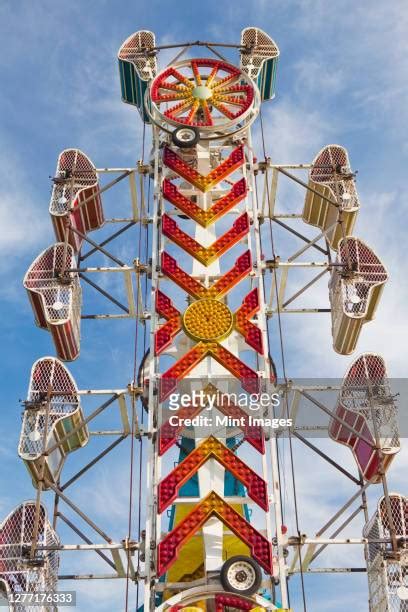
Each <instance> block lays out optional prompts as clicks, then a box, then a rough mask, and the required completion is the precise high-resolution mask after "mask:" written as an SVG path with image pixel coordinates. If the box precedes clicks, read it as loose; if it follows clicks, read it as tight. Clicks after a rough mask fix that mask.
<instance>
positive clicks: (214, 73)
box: [150, 59, 255, 132]
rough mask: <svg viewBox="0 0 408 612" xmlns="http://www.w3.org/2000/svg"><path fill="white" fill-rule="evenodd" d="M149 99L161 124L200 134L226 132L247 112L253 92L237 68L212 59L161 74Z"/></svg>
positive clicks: (194, 61) (189, 62) (180, 65)
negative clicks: (194, 129) (225, 130)
mask: <svg viewBox="0 0 408 612" xmlns="http://www.w3.org/2000/svg"><path fill="white" fill-rule="evenodd" d="M150 97H151V102H152V106H153V108H155V109H156V111H157V112H158V113H159V115H160V116H161V118H162V120H164V121H166V122H168V123H170V124H173V125H180V124H182V125H185V126H190V127H195V128H198V129H199V130H200V131H207V132H208V131H214V129H216V130H223V129H228V128H230V127H232V126H234V125H236V124H237V123H239V122H240V121H243V120H244V119H245V118H246V117H247V116H248V114H249V113H250V112H251V110H252V108H253V106H254V100H255V88H254V86H253V84H252V82H251V80H250V79H249V77H248V76H247V75H246V74H245V73H243V72H241V70H239V68H236V67H235V66H232V65H231V64H228V63H227V62H224V61H221V60H216V59H192V60H185V61H182V62H178V63H177V64H175V65H174V66H170V67H169V68H166V69H165V70H163V71H162V72H161V73H160V74H159V75H158V76H157V77H156V78H155V79H154V81H153V83H152V86H151V90H150Z"/></svg>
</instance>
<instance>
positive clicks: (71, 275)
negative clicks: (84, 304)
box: [23, 242, 82, 361]
mask: <svg viewBox="0 0 408 612" xmlns="http://www.w3.org/2000/svg"><path fill="white" fill-rule="evenodd" d="M75 268H76V260H75V254H74V250H73V248H72V246H71V245H69V244H68V245H65V244H64V243H62V242H59V243H56V244H54V245H52V246H50V247H48V248H47V249H45V251H43V252H42V253H41V254H40V255H39V256H38V257H37V258H36V259H35V260H34V261H33V263H32V264H31V266H30V267H29V269H28V271H27V273H26V275H25V277H24V281H23V284H24V287H25V289H27V292H28V296H29V298H30V302H31V306H32V308H33V311H34V316H35V322H36V324H37V325H38V326H39V327H41V328H42V329H47V330H48V331H50V332H51V334H52V337H53V340H54V343H55V348H56V351H57V355H58V357H59V358H60V359H62V360H64V361H71V360H73V359H76V358H77V357H78V355H79V348H80V323H81V301H82V297H81V296H82V294H81V286H80V283H79V276H78V273H77V272H73V271H70V270H72V269H75Z"/></svg>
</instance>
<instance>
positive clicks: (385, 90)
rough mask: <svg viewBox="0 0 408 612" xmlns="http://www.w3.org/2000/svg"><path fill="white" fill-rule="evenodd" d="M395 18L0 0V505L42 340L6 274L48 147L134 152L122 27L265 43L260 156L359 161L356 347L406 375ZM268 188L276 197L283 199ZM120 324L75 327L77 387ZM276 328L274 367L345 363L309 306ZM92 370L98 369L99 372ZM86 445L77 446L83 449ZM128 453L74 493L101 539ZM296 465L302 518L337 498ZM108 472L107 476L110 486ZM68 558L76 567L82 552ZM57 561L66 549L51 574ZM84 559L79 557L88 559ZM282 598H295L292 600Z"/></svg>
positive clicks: (316, 584)
mask: <svg viewBox="0 0 408 612" xmlns="http://www.w3.org/2000/svg"><path fill="white" fill-rule="evenodd" d="M407 20H408V11H407V10H406V4H405V3H404V2H403V1H399V0H393V1H392V2H390V3H381V4H380V3H371V2H369V1H368V0H363V1H361V2H359V3H354V2H352V1H350V0H345V1H344V2H342V3H340V4H336V5H333V4H332V3H327V2H324V1H319V0H316V1H308V0H303V1H299V2H296V1H290V0H289V1H287V2H277V1H275V0H269V1H268V0H255V1H252V2H251V3H244V2H242V1H241V0H238V1H237V2H234V3H233V2H227V1H225V0H209V1H207V2H206V3H198V2H186V1H184V0H181V1H180V0H179V1H178V2H172V3H170V2H158V1H157V0H150V1H149V2H146V3H140V2H133V3H129V2H115V3H114V2H111V1H103V0H100V1H98V2H95V1H88V2H87V3H83V2H79V1H71V2H69V3H66V2H61V1H59V0H57V1H54V2H51V1H41V0H39V1H38V2H36V3H33V2H29V1H28V0H27V1H24V0H21V1H20V2H17V3H11V2H6V1H3V2H1V3H0V24H1V25H0V33H1V38H0V40H1V45H2V53H1V55H0V73H1V81H0V82H1V84H2V88H1V93H0V114H1V115H0V116H1V126H0V138H1V152H0V159H1V163H0V228H1V234H0V253H1V255H2V258H1V263H0V275H1V282H0V299H1V304H0V308H1V328H2V334H1V338H2V341H1V348H0V350H1V372H2V380H3V381H4V382H3V418H2V420H1V424H0V436H1V441H2V445H1V447H0V460H1V465H2V470H1V476H0V514H1V516H4V515H6V514H7V513H8V512H9V511H10V510H11V509H12V508H13V506H14V505H16V504H17V503H19V502H20V501H21V500H23V499H28V498H31V497H32V496H33V489H32V487H31V483H30V480H29V478H28V476H27V475H26V472H25V469H24V466H23V465H22V464H21V462H20V460H19V459H18V457H17V454H16V447H17V442H18V435H19V430H20V409H19V405H18V399H19V398H24V397H25V395H26V388H27V384H28V378H29V371H30V367H31V364H32V363H33V362H34V361H35V359H37V358H39V357H41V356H43V355H47V354H53V347H52V344H51V341H50V337H49V335H48V334H46V333H45V332H42V331H41V330H38V329H37V328H35V326H34V323H33V317H32V313H31V309H30V306H29V304H28V301H27V298H26V296H25V294H24V291H23V288H22V282H21V281H22V277H23V275H24V272H25V270H26V268H27V267H28V265H29V264H30V263H31V261H32V259H33V258H34V256H36V255H37V254H38V252H39V251H40V250H42V249H43V248H45V247H46V246H48V245H49V244H50V243H51V242H52V241H53V234H52V228H51V223H50V221H49V217H48V201H49V194H50V181H49V178H48V177H49V175H52V174H53V172H54V170H55V164H56V159H57V156H58V153H59V152H60V150H62V149H64V148H68V147H79V148H81V149H82V150H83V151H85V152H86V153H87V154H88V155H89V156H90V158H91V159H92V160H93V161H94V163H95V164H96V165H97V166H100V167H101V166H122V165H123V166H128V165H133V164H134V163H135V162H136V160H137V159H138V158H139V157H140V151H141V135H142V129H141V128H142V125H141V122H140V120H139V115H138V113H137V111H136V110H135V109H133V108H130V107H127V106H126V105H124V104H123V103H121V100H120V91H119V82H118V70H117V63H116V53H117V50H118V48H119V46H120V44H121V43H122V42H123V41H124V39H125V38H126V37H127V36H129V35H130V34H131V33H132V32H134V31H136V30H139V29H151V30H153V31H154V32H155V33H156V38H157V41H158V42H159V43H161V44H166V43H174V42H179V41H187V40H196V39H201V40H214V41H222V42H239V37H240V31H241V29H242V28H243V27H246V26H248V25H256V26H259V27H262V28H263V29H264V30H265V31H266V32H268V33H269V34H270V35H271V36H272V37H273V38H274V39H275V40H276V41H277V43H278V45H279V47H280V51H281V58H280V64H279V71H278V79H277V97H276V100H275V101H273V102H272V103H269V104H268V105H267V106H265V109H264V111H263V112H264V123H265V135H266V139H267V149H268V154H269V155H270V156H271V157H272V159H273V160H274V161H276V162H281V163H285V162H286V163H287V162H295V163H296V162H299V163H301V162H310V161H311V160H312V158H313V157H314V155H315V154H316V152H317V151H318V150H319V149H320V148H321V147H322V146H324V145H325V144H328V143H330V142H333V143H338V144H341V145H343V146H345V147H347V149H348V151H349V155H350V159H351V163H352V166H353V168H355V169H358V171H359V173H358V190H359V194H360V199H361V201H362V209H361V213H360V216H359V219H358V223H357V226H356V231H355V233H356V234H357V235H359V236H361V237H362V238H363V239H364V240H366V241H367V242H368V243H369V244H370V245H371V246H373V247H374V248H375V249H376V251H377V252H378V254H379V255H380V257H381V258H382V259H383V260H384V262H385V264H386V266H387V268H388V270H389V272H390V277H391V280H390V282H389V283H388V286H387V287H386V290H385V293H384V298H383V300H382V303H381V305H380V309H379V312H378V316H377V319H376V321H374V322H373V323H371V324H370V325H367V328H366V329H364V330H363V333H362V337H361V341H360V343H359V347H358V352H363V351H365V350H371V351H378V352H380V353H381V354H382V355H383V356H384V358H385V359H386V362H387V364H388V368H389V372H390V374H391V375H392V376H395V377H396V376H400V377H403V376H404V377H405V376H406V358H407V348H406V347H407V325H406V320H405V314H406V304H407V301H408V288H407V275H406V270H405V258H406V241H407V230H406V218H407V207H408V206H407V200H406V196H405V193H406V167H407V157H408V138H407V130H406V124H407V118H408V104H407V82H408V81H407V77H408V48H407V46H408V42H407V41H408V32H407V29H408V28H407V25H408V24H407ZM166 58H167V56H166ZM162 61H163V60H162ZM159 62H160V57H159ZM162 65H163V64H162ZM256 130H257V128H256V129H255V132H256V133H255V136H257V134H258V136H259V133H258V132H257V131H256ZM259 155H261V150H260V148H259ZM284 195H285V194H284V193H283V196H282V198H283V201H282V202H281V204H282V206H283V207H284V206H285V205H289V203H287V202H285V201H284ZM121 197H123V196H121ZM110 204H111V205H112V206H113V205H116V204H115V202H114V201H113V200H112V201H111V202H110ZM118 206H121V204H120V202H119V203H118ZM300 206H301V204H300V203H299V207H300ZM132 257H133V254H132V255H131V256H129V259H131V258H132ZM325 291H326V288H325V284H324V283H323V284H322V285H321V286H320V285H319V287H318V288H317V289H316V292H317V295H318V296H319V298H321V300H322V301H323V300H326V299H327V294H325ZM132 325H133V324H130V323H129V324H128V323H123V324H122V323H119V322H115V323H114V324H106V325H105V324H104V323H100V322H88V321H85V322H84V324H83V342H82V351H81V357H80V359H79V360H78V361H77V362H76V363H74V364H72V366H70V370H71V371H72V373H73V374H74V376H75V377H76V379H77V382H78V385H79V386H80V388H92V387H95V388H98V387H106V386H109V387H117V386H120V387H121V386H125V385H126V384H127V382H128V381H129V380H130V379H131V376H132V364H131V357H130V355H131V350H132V347H131V344H132V343H131V332H132V329H133V328H132ZM285 326H286V327H285V334H286V338H287V339H286V347H287V350H288V364H289V369H290V372H289V374H290V375H292V376H311V375H314V374H315V375H322V376H333V377H337V376H342V374H343V373H344V371H345V369H346V367H347V365H348V364H349V362H350V360H349V359H347V358H344V357H339V356H337V355H335V354H334V353H333V351H332V349H331V340H330V332H329V321H328V319H326V318H325V315H323V316H322V317H321V318H319V317H310V319H309V318H306V319H302V320H301V321H290V322H286V321H285ZM105 372H109V376H106V377H105V376H103V380H101V378H102V377H101V373H105ZM88 409H90V404H87V405H86V411H88ZM125 444H127V443H125ZM97 448H99V447H98V446H95V445H94V446H93V447H92V452H91V451H89V450H86V451H84V452H85V453H88V452H89V453H90V454H89V456H92V455H93V453H94V452H95V449H97ZM330 448H331V449H332V451H331V452H333V453H337V456H338V457H339V458H341V459H340V460H341V461H344V463H345V464H346V463H347V462H348V461H349V457H348V454H347V452H346V449H337V447H336V449H334V448H333V446H331V447H330ZM303 452H304V451H303ZM128 456H129V450H128V446H127V447H126V448H124V449H123V451H122V450H120V451H119V450H118V451H115V453H113V454H112V458H111V460H110V461H109V462H105V463H104V464H101V465H100V466H99V467H98V468H97V469H96V470H95V472H94V473H93V474H92V476H90V477H89V480H87V481H86V485H84V486H83V487H82V489H81V488H80V487H78V489H77V490H76V493H75V495H76V496H77V497H76V499H77V501H79V500H81V499H83V500H85V498H87V501H88V502H89V501H91V505H92V506H93V511H94V514H93V516H94V517H95V519H98V520H99V521H100V522H101V523H102V524H103V526H104V527H105V528H106V529H107V530H111V531H113V532H115V534H116V535H117V537H123V535H124V533H125V527H123V528H121V527H120V525H121V524H123V525H126V517H127V498H126V495H127V493H126V487H127V481H128V472H127V471H126V470H124V469H123V465H124V462H126V460H127V459H126V458H127V457H128ZM77 461H79V463H77ZM69 462H70V465H69V466H68V462H67V473H68V474H69V473H71V472H72V471H73V470H74V469H75V466H78V465H81V464H82V460H81V461H80V460H79V459H77V458H76V457H74V456H72V457H70V458H69ZM406 462H407V454H406V452H403V451H402V452H401V453H400V455H399V456H398V458H397V459H396V461H395V464H394V466H393V469H392V473H391V484H392V487H393V488H395V489H396V490H400V492H402V493H405V492H406V490H404V488H403V487H404V478H403V474H404V469H405V470H406V464H407V463H406ZM308 465H314V464H313V458H312V457H309V456H308V455H307V453H304V455H302V467H303V468H305V469H306V470H307V466H308ZM302 474H303V473H302ZM302 474H301V475H300V477H299V478H298V482H299V481H300V488H301V489H302V493H301V496H302V502H303V500H304V506H303V520H304V522H305V524H308V526H310V525H314V522H313V521H315V520H316V521H317V523H318V518H319V517H320V516H323V517H324V516H326V515H327V513H329V512H330V510H331V509H332V508H334V507H335V505H336V502H338V498H337V497H336V496H334V495H325V496H324V498H323V494H322V491H327V490H328V488H330V487H331V486H332V480H331V475H330V473H327V472H325V471H324V469H323V467H322V470H321V471H319V472H317V473H316V478H315V479H313V481H310V479H309V480H307V479H305V478H303V476H302ZM112 482H117V483H118V487H117V490H116V494H115V496H112V494H111V483H112ZM339 486H340V485H339ZM333 488H334V487H333ZM338 492H339V489H338V488H337V485H336V493H338ZM346 493H347V492H346ZM378 494H379V493H378ZM373 496H374V497H375V493H374V494H373ZM90 498H91V499H90ZM301 514H302V513H301ZM357 527H358V526H357ZM308 528H309V527H308ZM310 529H311V531H312V530H313V527H312V526H311V527H310ZM357 531H358V529H357ZM344 556H346V553H342V559H343V560H344ZM76 558H77V557H76ZM353 558H354V557H353ZM81 559H84V560H83V561H81V564H83V567H85V566H86V561H87V559H86V554H84V557H82V558H81ZM330 559H331V560H333V556H331V557H330ZM73 564H74V557H72V558H71V557H70V560H69V561H68V562H67V565H66V567H65V569H67V567H68V566H69V567H70V570H72V568H73V567H74V565H73ZM340 564H341V562H340ZM90 567H92V568H94V567H95V565H94V564H93V563H91V561H90V560H89V564H88V569H89V568H90ZM67 571H68V570H67ZM84 571H85V570H84ZM77 586H78V585H77ZM78 588H79V590H80V595H81V599H80V601H81V603H80V606H79V608H78V609H79V610H81V611H82V610H85V609H88V610H101V611H104V610H110V611H112V610H115V611H116V610H118V611H119V610H121V609H122V601H123V589H122V585H119V582H112V583H110V584H103V585H102V583H100V582H98V583H97V584H95V583H80V584H79V587H78ZM307 589H308V600H309V602H310V608H309V609H310V610H312V612H323V611H324V612H329V611H330V612H332V611H333V612H334V611H336V612H337V611H340V610H343V609H345V608H346V607H347V606H350V605H352V604H353V603H354V604H355V603H356V602H357V603H358V606H359V607H358V610H359V612H360V610H361V611H363V610H366V609H367V608H366V603H365V602H366V598H367V594H366V585H365V577H364V576H362V577H361V576H357V577H352V578H351V577H346V578H344V577H342V576H334V577H325V576H323V577H321V578H318V579H316V578H315V577H313V579H312V578H310V577H308V579H307ZM334 591H335V592H337V593H338V595H336V598H335V599H333V592H334ZM103 598H105V600H106V601H103ZM297 601H298V596H297V595H296V594H295V595H294V609H295V610H296V609H298V607H297V605H296V602H297ZM95 602H97V603H95Z"/></svg>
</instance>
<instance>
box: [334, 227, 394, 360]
mask: <svg viewBox="0 0 408 612" xmlns="http://www.w3.org/2000/svg"><path fill="white" fill-rule="evenodd" d="M336 264H337V265H336V266H334V269H333V272H332V275H331V279H330V282H329V297H330V304H331V318H332V336H333V348H334V350H335V351H336V352H337V353H340V354H341V355H349V354H350V353H352V352H353V351H354V349H355V348H356V346H357V342H358V338H359V335H360V332H361V328H362V326H363V324H364V323H366V322H367V321H371V320H372V319H373V318H374V315H375V311H376V309H377V306H378V303H379V300H380V297H381V294H382V291H383V288H384V284H385V283H386V281H387V280H388V273H387V270H386V269H385V267H384V265H383V264H382V263H381V261H380V260H379V258H378V257H377V255H376V254H375V253H374V251H372V250H371V249H370V248H369V247H368V246H367V245H366V244H365V243H364V242H363V241H362V240H360V239H359V238H354V237H352V236H347V237H346V238H343V239H342V240H341V241H340V242H339V249H338V255H337V260H336Z"/></svg>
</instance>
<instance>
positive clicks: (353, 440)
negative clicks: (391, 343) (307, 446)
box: [329, 353, 400, 483]
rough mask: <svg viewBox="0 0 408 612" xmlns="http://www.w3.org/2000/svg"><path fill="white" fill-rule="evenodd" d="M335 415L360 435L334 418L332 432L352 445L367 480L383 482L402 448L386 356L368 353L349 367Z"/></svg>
mask: <svg viewBox="0 0 408 612" xmlns="http://www.w3.org/2000/svg"><path fill="white" fill-rule="evenodd" d="M336 415H337V416H338V417H339V418H341V419H342V420H343V421H345V422H346V423H347V424H348V425H349V426H351V427H353V429H354V430H357V432H359V433H360V434H361V437H359V436H358V435H356V434H355V433H353V432H352V431H351V430H350V429H349V428H348V427H347V426H346V425H344V424H342V423H341V422H339V421H337V420H336V419H331V421H330V424H329V435H330V437H331V438H332V439H333V440H335V441H336V442H340V443H341V444H344V445H346V446H348V447H350V448H351V450H352V452H353V455H354V457H355V460H356V462H357V464H358V466H359V469H360V470H361V473H362V474H363V477H364V478H365V480H368V481H370V482H372V483H378V482H381V474H382V473H383V472H385V471H386V470H387V469H388V468H389V466H390V464H391V462H392V460H393V458H394V456H395V455H396V453H397V452H398V451H399V449H400V438H399V430H398V410H397V405H396V402H395V399H394V397H393V395H392V393H391V388H390V384H389V381H388V378H387V371H386V367H385V363H384V360H383V358H382V357H381V356H380V355H377V354H374V353H365V354H363V355H361V356H360V357H358V358H357V359H356V360H355V361H354V362H353V363H352V364H351V366H350V367H349V369H348V370H347V373H346V375H345V377H344V380H343V383H342V386H341V390H340V393H339V398H338V404H337V409H336Z"/></svg>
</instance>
